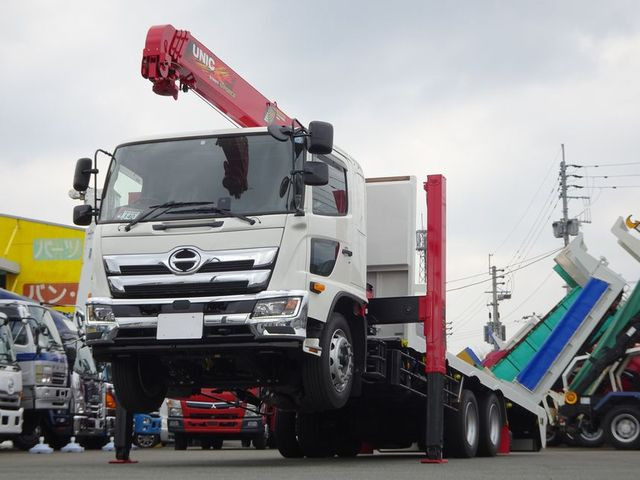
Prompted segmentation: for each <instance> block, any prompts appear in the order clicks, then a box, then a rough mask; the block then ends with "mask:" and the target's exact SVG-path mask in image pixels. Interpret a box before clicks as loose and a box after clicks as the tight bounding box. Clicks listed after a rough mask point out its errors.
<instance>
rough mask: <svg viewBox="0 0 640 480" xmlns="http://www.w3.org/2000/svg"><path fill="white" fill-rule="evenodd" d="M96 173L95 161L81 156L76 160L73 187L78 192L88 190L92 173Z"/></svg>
mask: <svg viewBox="0 0 640 480" xmlns="http://www.w3.org/2000/svg"><path fill="white" fill-rule="evenodd" d="M92 173H94V170H93V161H92V160H91V159H90V158H81V159H80V160H78V161H77V162H76V171H75V173H74V174H73V189H74V190H75V191H77V192H86V191H87V188H89V180H91V174H92Z"/></svg>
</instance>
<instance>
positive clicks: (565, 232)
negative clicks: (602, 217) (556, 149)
mask: <svg viewBox="0 0 640 480" xmlns="http://www.w3.org/2000/svg"><path fill="white" fill-rule="evenodd" d="M560 146H561V148H562V161H561V162H560V199H561V200H562V219H561V220H557V221H555V222H553V224H552V227H553V236H554V237H556V238H562V240H563V242H564V246H565V247H566V246H567V245H569V237H575V236H576V235H578V233H580V224H581V223H590V222H589V221H588V220H578V219H577V218H569V200H571V199H581V200H587V201H588V200H589V197H588V196H571V195H569V194H568V191H569V189H570V188H578V189H581V188H584V186H582V185H568V184H567V179H568V178H569V177H573V178H584V177H583V175H575V174H567V168H582V165H567V162H566V161H565V157H564V143H563V144H561V145H560ZM585 211H586V209H585Z"/></svg>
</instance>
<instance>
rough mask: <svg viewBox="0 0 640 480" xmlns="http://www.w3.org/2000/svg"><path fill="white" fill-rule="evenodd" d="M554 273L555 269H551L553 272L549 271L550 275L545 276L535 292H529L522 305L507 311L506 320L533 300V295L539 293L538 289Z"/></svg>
mask: <svg viewBox="0 0 640 480" xmlns="http://www.w3.org/2000/svg"><path fill="white" fill-rule="evenodd" d="M553 273H554V272H553V270H551V272H549V275H547V276H546V277H545V279H544V280H543V281H542V283H540V285H538V286H537V287H536V289H535V290H534V291H533V292H531V293H530V294H529V296H527V298H525V299H524V300H523V301H522V303H520V305H518V306H517V307H516V308H514V309H513V310H511V311H510V312H509V313H507V314H506V315H505V316H504V318H505V320H506V319H507V318H509V317H510V316H511V315H513V314H514V313H515V312H516V311H518V310H519V309H520V308H521V307H522V306H523V305H524V304H525V303H527V302H528V301H529V300H531V299H532V298H533V296H534V295H535V294H536V293H538V291H539V290H540V289H541V288H542V287H543V286H544V285H545V284H546V283H547V280H549V278H551V275H553Z"/></svg>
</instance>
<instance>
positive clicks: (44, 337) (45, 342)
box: [27, 305, 62, 350]
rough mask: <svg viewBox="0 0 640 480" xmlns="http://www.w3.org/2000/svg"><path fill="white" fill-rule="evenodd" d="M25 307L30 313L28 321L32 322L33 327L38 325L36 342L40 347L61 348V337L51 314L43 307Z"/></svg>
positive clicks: (46, 348)
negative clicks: (38, 332)
mask: <svg viewBox="0 0 640 480" xmlns="http://www.w3.org/2000/svg"><path fill="white" fill-rule="evenodd" d="M27 308H28V309H29V313H30V314H31V318H29V321H30V323H32V322H34V323H35V325H34V327H35V326H37V327H39V330H40V335H38V344H39V345H40V347H42V348H43V349H45V350H62V339H61V338H60V334H59V333H58V329H57V328H56V324H55V323H54V322H53V319H52V318H51V314H50V313H49V312H48V311H47V310H46V309H45V308H44V307H40V306H37V305H29V306H28V307H27ZM42 327H45V328H42Z"/></svg>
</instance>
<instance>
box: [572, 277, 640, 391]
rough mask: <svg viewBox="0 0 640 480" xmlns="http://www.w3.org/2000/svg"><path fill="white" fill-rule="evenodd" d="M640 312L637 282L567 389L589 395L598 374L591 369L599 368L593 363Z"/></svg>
mask: <svg viewBox="0 0 640 480" xmlns="http://www.w3.org/2000/svg"><path fill="white" fill-rule="evenodd" d="M638 312H640V284H639V283H637V284H636V286H635V287H634V289H633V291H632V292H631V295H630V296H629V298H628V299H627V301H626V302H625V303H624V304H623V305H622V306H621V307H620V308H618V310H617V312H616V313H615V315H614V316H613V318H612V319H611V321H610V322H609V325H608V328H607V330H606V331H605V332H604V333H603V334H602V337H601V338H600V340H599V342H598V344H597V345H596V347H595V348H594V349H593V352H592V353H591V357H590V359H589V361H586V362H584V364H583V365H582V368H581V369H580V370H579V371H578V373H577V374H576V376H575V377H573V380H572V381H571V384H570V385H569V389H570V390H572V391H574V392H576V393H577V394H578V395H590V394H592V393H593V391H592V390H593V389H595V388H596V387H597V385H595V382H596V381H597V380H598V378H599V377H600V375H599V374H598V375H596V374H595V373H596V372H594V371H593V369H597V368H601V367H598V366H596V365H594V362H597V361H598V359H599V358H601V357H602V356H604V355H605V354H606V353H607V350H609V349H611V348H612V347H613V346H614V345H615V344H616V341H617V339H618V337H619V336H620V334H622V333H624V331H625V329H626V327H627V325H628V324H629V321H630V320H631V319H632V318H633V317H634V316H635V315H636V314H637V313H638ZM586 378H593V381H591V382H588V383H587V382H585V379H586Z"/></svg>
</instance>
